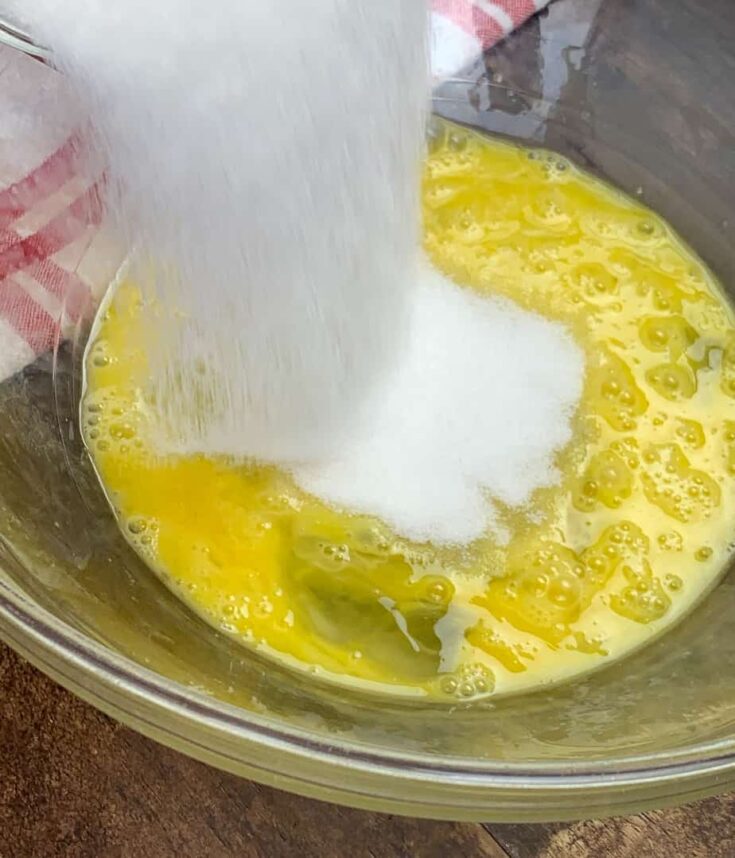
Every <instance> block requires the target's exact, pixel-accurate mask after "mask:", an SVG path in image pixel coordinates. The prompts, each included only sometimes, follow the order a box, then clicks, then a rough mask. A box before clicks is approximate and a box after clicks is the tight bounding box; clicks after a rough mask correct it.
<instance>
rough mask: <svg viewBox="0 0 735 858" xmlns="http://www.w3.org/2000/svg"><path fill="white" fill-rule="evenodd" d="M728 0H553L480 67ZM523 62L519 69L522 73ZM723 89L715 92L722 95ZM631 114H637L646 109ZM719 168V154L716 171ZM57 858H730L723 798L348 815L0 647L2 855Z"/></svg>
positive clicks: (624, 60)
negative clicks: (511, 816) (530, 815)
mask: <svg viewBox="0 0 735 858" xmlns="http://www.w3.org/2000/svg"><path fill="white" fill-rule="evenodd" d="M731 2H732V0H675V2H674V3H671V0H564V2H560V3H557V4H555V5H553V6H552V7H551V12H550V13H549V14H548V15H547V16H546V18H544V19H537V20H536V21H534V22H531V23H530V24H529V25H528V27H527V28H525V30H524V32H523V33H522V34H518V35H517V36H516V37H514V40H509V41H508V42H507V43H506V44H505V45H504V46H501V48H500V49H499V50H498V51H497V52H494V55H493V56H492V57H491V58H490V59H489V60H488V71H489V72H492V71H493V69H495V66H497V67H498V68H500V69H502V68H504V66H505V65H508V67H509V68H511V69H515V70H518V69H519V63H518V59H517V54H518V52H519V51H520V53H521V54H522V55H523V56H526V57H527V56H529V51H530V52H531V54H530V55H533V51H534V50H535V47H534V45H533V44H531V47H530V48H529V47H528V46H525V47H524V46H523V44H522V42H521V41H520V40H521V39H525V40H529V39H530V40H531V42H533V40H534V39H537V38H538V33H539V28H540V27H542V26H544V27H546V29H547V30H550V31H551V32H552V35H555V37H557V38H561V37H562V36H564V34H566V33H570V34H571V35H570V38H577V37H578V36H577V34H578V30H579V26H580V24H581V23H582V22H584V21H585V20H588V19H589V20H592V18H594V17H595V15H597V22H596V24H595V26H596V27H597V28H598V32H599V34H600V35H599V37H598V38H596V39H595V40H594V44H595V45H596V48H595V49H596V50H597V51H598V52H601V51H604V50H605V46H604V44H603V42H604V35H605V34H606V33H612V32H615V31H616V28H619V26H620V20H619V18H620V13H621V12H623V11H625V10H626V9H628V7H631V6H636V7H638V8H640V10H641V11H642V12H646V13H647V14H648V18H646V19H645V20H650V21H653V22H656V21H659V20H661V19H662V17H667V20H666V22H665V23H666V26H667V28H668V32H669V37H672V36H671V34H672V33H675V31H676V27H678V28H679V30H681V31H682V32H684V30H686V28H687V27H688V26H689V24H688V23H687V22H688V21H690V20H695V18H694V17H692V16H693V15H694V11H699V12H702V11H707V12H708V13H709V14H711V15H713V16H714V15H717V16H719V17H718V18H717V20H719V21H721V22H725V21H728V20H732V22H734V23H735V14H734V15H733V16H732V18H731V19H729V18H728V17H727V15H725V14H724V11H725V10H726V7H727V6H728V4H730V3H731ZM700 3H701V6H700ZM704 7H706V8H704ZM718 10H719V11H718ZM687 15H688V16H689V17H687ZM674 19H676V20H674ZM539 20H540V21H541V23H539ZM570 25H573V26H570ZM555 28H556V29H555ZM618 35H620V34H619V32H618ZM684 35H686V33H684ZM664 43H665V42H661V44H664ZM636 45H637V47H636ZM519 46H520V48H519ZM625 51H626V52H627V55H623V54H620V53H618V54H616V56H615V70H616V77H614V78H611V76H610V75H607V77H605V76H603V77H602V78H601V79H602V80H603V86H602V87H601V88H600V89H599V90H598V91H597V92H596V93H595V99H596V100H597V101H598V102H601V103H602V104H603V107H605V109H610V110H612V109H613V107H614V102H612V101H611V102H610V103H609V105H607V106H605V105H606V104H607V102H604V98H605V93H604V81H605V80H606V79H608V78H610V79H611V80H614V81H619V79H620V75H621V74H624V73H625V70H626V69H632V70H633V71H634V72H636V73H638V72H639V71H640V68H643V67H645V68H649V69H650V68H653V63H654V61H655V59H656V58H655V57H653V58H652V57H651V56H650V55H649V53H647V51H648V47H647V44H646V43H645V40H641V39H639V40H638V42H637V41H636V32H635V31H631V32H630V33H628V34H627V35H626V39H625ZM593 59H594V57H593ZM600 62H603V60H600ZM520 68H523V66H522V65H521V66H520ZM495 70H496V71H497V69H495ZM533 71H534V70H533V68H532V67H529V69H528V74H532V73H533ZM726 83H727V86H728V87H729V88H728V89H727V92H731V91H732V88H731V85H730V83H729V82H726ZM616 85H617V84H616ZM723 86H724V83H723ZM727 92H726V91H725V89H723V92H722V93H720V94H719V96H718V98H720V100H722V99H726V98H727V97H728V96H727ZM694 103H696V100H695V102H694ZM640 112H641V117H642V120H641V121H642V123H643V120H644V118H645V114H646V111H645V110H641V111H640ZM723 115H730V114H729V112H727V111H725V112H724V114H723ZM732 115H735V114H732ZM725 155H727V153H725ZM725 155H723V156H722V159H724V158H725ZM713 157H714V156H713ZM727 157H728V158H730V156H729V155H727ZM728 164H731V158H730V160H729V161H728V162H727V163H725V162H724V160H723V163H722V164H721V165H720V166H721V167H722V169H723V170H725V168H726V167H727V168H728V169H729V167H728ZM715 166H717V164H715ZM723 175H729V174H728V173H723ZM56 856H58V858H62V856H63V858H75V856H78V858H87V856H88V858H126V856H131V858H132V856H135V858H139V856H143V858H168V856H172V858H227V856H242V858H251V856H252V858H261V856H262V858H280V856H283V858H290V856H299V858H310V856H315V858H317V856H318V858H342V856H349V858H362V856H366V858H394V856H395V858H399V856H400V857H401V858H433V856H442V858H444V856H448V857H449V858H454V856H460V858H464V856H469V858H474V856H490V858H503V856H512V858H542V857H543V858H586V856H594V858H608V856H609V858H623V856H635V858H656V856H666V858H700V856H701V858H719V856H722V858H731V856H735V796H726V797H723V798H717V799H709V800H707V801H704V802H700V803H698V804H696V805H692V806H689V807H684V808H679V809H674V810H667V811H662V812H655V813H645V814H641V815H639V816H633V817H629V818H627V819H616V820H608V821H594V822H581V823H576V824H556V825H496V824H488V825H481V824H469V823H465V824H452V823H443V822H427V821H421V820H413V819H404V818H399V817H391V816H382V815H379V814H372V813H366V812H362V811H354V810H348V809H344V808H340V807H336V806H331V805H326V804H322V803H319V802H315V801H310V800H307V799H302V798H297V797H294V796H290V795H286V794H284V793H280V792H277V791H275V790H272V789H266V788H264V787H260V786H257V785H255V784H253V783H249V782H247V781H244V780H240V779H238V778H236V777H234V776H231V775H227V774H223V773H221V772H219V771H216V770H214V769H211V768H208V767H207V766H205V765H202V764H201V763H197V762H194V761H192V760H189V759H187V758H186V757H183V756H182V755H180V754H177V753H175V752H173V751H170V750H168V749H166V748H163V747H160V746H158V745H156V744H155V743H154V742H152V741H149V740H148V739H145V738H143V737H141V736H139V735H137V734H135V733H133V732H132V731H130V730H128V729H126V728H125V727H121V726H119V725H118V724H116V723H114V722H113V721H111V720H110V719H109V718H107V717H105V716H104V715H102V714H100V713H99V712H97V711H95V710H94V709H92V708H91V707H89V706H87V705H86V704H84V703H82V702H81V701H79V700H77V699H76V698H75V697H73V696H72V695H70V694H68V693H67V692H66V691H64V690H62V689H61V688H59V687H58V686H56V685H55V684H54V683H53V682H51V681H50V680H49V679H47V678H46V677H44V676H43V675H42V674H40V673H39V672H37V671H36V670H35V669H33V668H32V667H30V666H29V665H27V664H26V663H24V662H23V661H22V660H21V659H19V658H18V657H17V656H16V655H15V654H14V653H12V652H11V651H10V650H9V649H7V648H5V647H2V646H1V645H0V858H56Z"/></svg>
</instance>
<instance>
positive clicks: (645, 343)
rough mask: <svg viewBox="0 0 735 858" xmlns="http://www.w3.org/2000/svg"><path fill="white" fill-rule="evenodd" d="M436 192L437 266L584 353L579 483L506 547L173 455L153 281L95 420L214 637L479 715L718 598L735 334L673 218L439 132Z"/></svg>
mask: <svg viewBox="0 0 735 858" xmlns="http://www.w3.org/2000/svg"><path fill="white" fill-rule="evenodd" d="M423 194H424V197H423V198H424V218H425V247H426V252H427V253H428V255H429V257H430V259H431V261H432V262H433V263H434V265H435V266H436V267H438V268H439V269H440V270H441V271H442V272H444V273H445V274H446V275H448V276H449V277H451V278H452V279H454V280H455V281H456V282H457V283H460V284H462V285H463V286H465V287H466V288H468V289H473V290H475V291H476V292H477V293H479V294H484V295H497V294H501V295H504V296H507V297H509V298H511V299H513V300H514V301H516V302H517V303H518V304H519V305H521V306H522V307H524V308H525V309H528V310H532V311H534V312H537V313H540V314H542V315H544V316H546V317H548V318H549V319H553V320H557V321H561V322H563V323H564V324H565V325H567V326H568V328H569V330H570V331H571V332H572V334H573V336H574V337H575V339H576V341H577V342H578V344H579V345H580V347H581V348H583V349H584V352H585V356H586V367H587V369H586V380H585V388H584V393H583V397H582V399H581V402H580V406H579V409H578V412H577V414H576V416H575V418H574V438H573V440H572V442H571V443H570V444H569V445H568V446H567V448H566V449H564V450H563V451H561V452H560V454H559V456H558V459H557V465H558V468H559V471H560V473H561V478H560V481H559V483H558V484H557V485H555V486H554V487H552V488H547V489H543V490H540V491H538V492H537V493H536V495H535V496H534V498H533V501H532V503H531V504H530V505H529V507H528V508H526V509H523V510H514V509H503V508H500V509H499V517H500V520H501V522H502V525H503V528H504V531H505V535H504V536H503V537H502V538H500V537H498V536H496V535H493V534H488V535H487V536H486V537H485V538H483V539H480V540H478V541H476V542H475V543H473V544H472V545H470V546H465V547H462V548H455V549H451V548H446V547H443V548H436V547H433V546H432V545H428V544H415V543H411V542H409V541H407V540H405V539H402V538H400V537H398V536H397V535H396V534H395V533H393V532H391V530H390V528H389V527H387V526H386V525H385V524H384V523H382V522H381V521H379V520H377V519H374V518H370V517H367V516H352V515H349V514H346V513H343V512H340V511H337V510H334V509H329V508H328V507H326V506H325V505H324V504H323V503H321V502H319V501H317V500H315V499H313V498H312V497H309V496H308V495H306V494H305V493H304V492H303V491H301V490H299V489H298V488H297V487H296V486H295V485H294V483H293V482H292V480H291V479H290V478H289V476H288V474H286V473H284V472H282V471H279V470H278V469H276V468H273V467H261V466H257V465H252V464H243V463H234V462H232V461H228V460H226V459H224V458H222V459H217V458H205V457H202V456H196V455H192V456H185V457H171V458H167V459H162V458H160V457H158V456H156V455H155V453H154V451H153V448H152V445H151V444H150V443H149V442H148V440H147V438H148V437H149V434H150V433H149V432H148V428H149V425H150V413H151V403H150V402H148V401H147V400H146V396H145V394H144V390H145V380H146V372H147V367H146V356H145V352H144V349H143V346H142V342H143V337H142V335H141V330H142V316H143V312H144V311H143V305H142V301H141V296H140V293H139V291H138V290H137V289H136V286H135V284H134V283H130V282H123V283H121V284H120V285H119V286H118V287H117V289H116V290H115V291H114V293H113V294H112V295H111V296H110V297H109V298H108V301H107V302H106V304H105V306H104V307H103V309H102V310H101V313H100V316H99V317H98V320H97V323H96V327H95V330H94V332H93V337H92V339H91V340H90V344H89V346H88V351H87V356H86V388H85V394H84V397H83V402H82V425H83V431H84V434H85V439H86V442H87V446H88V448H89V450H90V453H91V456H92V458H93V460H94V464H95V466H96V468H97V471H98V474H99V476H100V479H101V481H102V484H103V486H104V488H105V490H106V492H107V495H108V498H109V500H110V503H111V505H112V507H113V509H114V511H115V514H116V515H117V517H118V519H119V522H120V526H121V528H122V529H123V531H124V533H125V535H126V537H127V539H128V540H129V541H130V543H131V545H132V546H133V547H134V548H135V550H136V551H137V552H138V553H139V554H140V556H141V557H142V558H143V559H144V560H145V561H146V563H148V564H149V565H150V566H151V568H153V569H154V570H155V571H156V572H157V574H158V575H159V576H160V577H161V578H162V579H163V580H164V581H165V582H166V583H167V584H168V586H169V587H170V588H171V589H172V590H173V591H174V592H175V593H176V594H178V595H179V596H180V597H181V598H182V599H184V600H185V601H186V602H187V603H188V604H189V605H190V606H191V607H192V608H193V609H194V610H195V611H196V612H198V613H199V614H200V615H201V616H202V617H204V618H205V619H206V620H207V621H209V622H210V623H211V624H212V625H213V626H215V627H216V628H217V629H220V630H222V631H224V632H226V633H228V634H230V635H232V636H233V637H235V638H236V639H237V640H239V641H241V642H243V643H244V644H247V645H248V646H250V647H254V648H257V649H258V650H260V651H262V652H264V653H267V654H268V655H270V656H272V657H273V658H275V659H278V660H280V661H281V662H285V663H287V664H288V665H290V666H292V667H295V668H300V669H303V670H307V671H311V672H312V673H314V674H315V675H317V676H319V677H321V678H324V679H330V680H333V681H337V682H340V683H343V684H351V685H357V686H359V687H361V688H363V689H371V690H380V691H383V692H388V693H392V694H404V695H423V696H426V695H429V696H431V697H435V698H438V699H447V700H453V701H456V700H457V699H458V698H459V699H461V700H472V699H476V698H478V697H484V696H487V695H490V694H505V693H511V692H518V691H523V690H529V689H532V688H534V687H538V686H540V685H544V684H549V683H553V682H558V681H560V680H564V679H568V678H570V677H573V676H575V675H578V674H580V673H583V672H586V671H589V670H591V669H593V668H598V667H600V666H602V665H605V664H608V663H610V662H612V661H614V660H616V659H619V658H621V657H622V656H624V655H625V654H626V653H629V652H631V651H632V650H633V649H635V648H637V647H639V646H641V645H642V644H644V643H645V642H647V641H649V640H650V639H651V638H652V637H654V636H655V635H658V634H659V633H661V632H662V631H663V630H665V629H666V628H667V627H668V626H669V625H671V624H672V623H673V622H675V621H676V620H677V619H678V618H679V617H680V616H681V615H682V614H683V613H685V612H686V611H688V610H689V609H690V608H691V607H692V605H693V604H694V603H695V602H697V600H699V599H700V598H701V597H702V596H703V595H704V594H705V593H706V592H707V591H708V590H709V589H710V588H711V587H712V586H713V584H714V583H715V582H716V580H717V578H718V575H719V574H720V573H721V571H722V570H723V568H724V565H725V563H726V560H727V558H728V556H729V554H730V550H731V542H732V541H733V539H734V537H735V320H734V318H733V314H732V311H731V309H730V307H729V306H728V304H727V303H726V301H725V299H724V297H723V294H722V291H721V289H720V287H719V285H718V284H717V282H716V281H715V280H714V278H713V277H712V275H711V274H710V273H709V272H708V271H707V269H706V268H705V266H704V265H703V264H702V262H701V261H700V260H699V259H697V257H696V256H695V255H694V254H693V253H692V251H691V250H689V249H688V248H687V247H686V246H685V245H684V244H683V243H682V241H681V240H680V239H679V238H678V237H677V236H676V235H675V234H674V233H673V232H672V230H671V228H670V227H668V226H667V224H666V223H665V222H664V221H663V220H662V219H661V218H659V217H657V216H656V215H655V214H653V213H652V212H651V211H649V210H648V209H646V208H645V207H644V206H642V205H641V204H640V203H639V202H637V201H636V200H633V199H630V198H628V197H627V196H624V195H623V194H621V193H620V192H618V191H616V190H614V189H612V188H610V187H609V186H607V185H605V184H603V183H602V182H600V181H598V180H597V179H595V178H593V177H592V176H590V175H587V174H586V173H584V172H582V171H581V170H579V169H577V168H576V167H574V166H573V165H572V164H571V163H570V162H568V161H566V160H564V159H563V158H560V157H559V156H557V155H554V154H551V153H548V152H546V151H541V150H528V149H524V148H520V147H517V146H514V145H511V144H509V143H505V142H500V141H497V140H492V139H488V138H485V137H480V136H478V135H475V134H473V133H472V132H468V131H465V130H463V129H459V128H456V127H454V126H450V125H446V126H442V130H441V133H439V134H437V135H436V137H435V138H434V140H433V141H432V145H431V150H430V153H429V157H428V161H427V165H426V171H425V182H424V191H423ZM528 348H529V349H532V348H533V343H529V344H528ZM497 372H498V373H502V372H503V367H502V366H498V367H497ZM488 396H492V391H491V390H490V391H488ZM539 431H543V427H539Z"/></svg>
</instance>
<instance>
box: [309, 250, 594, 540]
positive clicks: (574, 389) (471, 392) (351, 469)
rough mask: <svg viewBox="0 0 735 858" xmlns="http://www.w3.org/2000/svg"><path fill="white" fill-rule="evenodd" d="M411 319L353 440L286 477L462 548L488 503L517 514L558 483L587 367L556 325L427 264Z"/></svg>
mask: <svg viewBox="0 0 735 858" xmlns="http://www.w3.org/2000/svg"><path fill="white" fill-rule="evenodd" d="M412 309H413V313H412V319H411V326H410V331H411V335H410V343H409V346H408V350H407V354H406V355H405V357H404V359H403V361H402V362H401V364H400V366H399V367H398V368H397V370H396V373H395V375H394V377H393V378H392V379H391V381H390V383H389V385H388V386H387V387H386V388H385V389H384V390H381V391H380V395H379V397H378V398H377V400H376V402H375V404H374V410H373V412H372V413H371V415H370V418H369V419H368V420H366V421H365V423H364V425H363V426H362V431H361V432H360V434H359V435H358V436H357V437H355V438H354V439H353V440H352V443H351V444H350V445H348V446H346V447H345V449H343V450H342V451H341V453H340V455H339V456H338V457H335V458H333V459H332V460H331V461H329V462H325V463H323V464H320V465H310V466H307V467H303V468H299V469H297V470H296V471H295V477H296V479H297V481H298V482H299V483H300V484H301V485H302V486H303V487H304V488H305V489H306V490H307V491H310V492H312V493H313V494H316V495H318V496H319V497H321V498H323V499H324V500H326V501H328V502H330V503H332V504H335V505H337V506H339V507H343V508H344V509H347V510H351V511H356V512H364V513H370V514H374V515H377V516H380V517H381V518H383V519H385V520H386V521H387V522H389V523H390V524H391V525H393V527H394V528H395V529H396V530H397V531H398V532H399V533H401V534H402V535H404V536H407V537H409V538H411V539H415V540H418V541H424V540H427V541H432V542H436V543H450V544H457V543H467V542H470V541H471V540H473V539H475V538H477V537H479V536H481V535H482V534H483V533H484V532H485V531H486V530H487V529H488V527H491V526H492V525H493V518H492V507H491V505H490V503H489V501H490V499H492V498H495V499H497V500H500V501H502V502H503V503H505V504H508V505H510V506H519V505H522V504H524V503H526V502H527V501H528V500H529V498H530V495H531V493H532V492H533V491H534V489H536V488H539V487H540V486H543V485H547V484H551V483H554V482H556V480H557V478H558V474H557V473H556V472H555V470H554V467H553V464H552V462H553V454H554V452H555V450H557V449H559V448H560V447H561V446H563V445H564V444H565V443H566V442H567V441H568V440H569V439H570V434H571V430H570V423H569V420H570V417H571V415H572V413H573V410H574V407H575V405H576V403H577V400H578V398H579V395H580V393H581V389H582V380H583V374H584V359H583V356H582V353H581V351H580V349H579V348H578V347H577V346H576V345H575V344H574V342H573V341H572V340H571V339H570V337H569V335H568V334H567V332H566V330H565V329H564V328H563V327H562V326H561V325H558V324H554V323H551V322H549V321H546V320H545V319H543V318H542V317H540V316H537V315H534V314H532V313H528V312H525V311H523V310H521V309H519V308H518V307H516V306H515V305H514V304H512V303H511V302H509V301H506V300H502V299H485V298H481V297H479V296H477V295H475V294H474V293H472V292H469V291H467V290H466V289H461V288H460V287H458V286H456V285H455V284H453V283H451V282H450V281H449V280H447V279H446V278H445V277H443V276H442V275H441V274H439V273H438V272H436V271H434V270H432V269H431V268H430V267H429V266H428V265H427V266H426V267H425V268H424V271H423V272H422V275H421V278H420V281H419V283H418V286H417V288H416V290H415V292H414V294H413V308H412Z"/></svg>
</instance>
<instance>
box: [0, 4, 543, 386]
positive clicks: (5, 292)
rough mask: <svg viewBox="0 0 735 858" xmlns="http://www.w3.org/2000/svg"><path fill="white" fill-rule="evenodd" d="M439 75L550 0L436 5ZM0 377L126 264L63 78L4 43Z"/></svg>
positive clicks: (76, 317)
mask: <svg viewBox="0 0 735 858" xmlns="http://www.w3.org/2000/svg"><path fill="white" fill-rule="evenodd" d="M430 2H431V5H432V20H431V38H432V61H433V67H434V74H435V76H436V77H437V78H446V77H448V76H450V75H452V74H455V73H456V72H458V71H459V70H460V69H461V68H462V67H463V66H465V65H466V64H468V63H469V62H470V61H472V60H473V59H475V58H476V57H477V56H478V55H479V54H480V53H481V52H482V51H484V50H486V49H487V48H489V47H491V46H492V45H494V44H495V43H496V42H498V41H499V40H500V39H502V38H503V37H504V36H505V35H507V34H508V33H509V32H510V31H511V30H513V29H515V28H516V27H517V26H519V25H520V24H521V23H522V22H523V21H525V20H526V19H527V18H528V17H529V16H531V15H533V14H534V13H535V12H537V11H538V10H539V9H541V8H542V7H544V6H546V5H547V4H548V3H549V2H550V0H430ZM0 74H1V75H2V81H1V82H0V116H2V117H3V127H2V129H0V380H2V379H4V378H7V377H8V376H10V375H12V374H13V373H14V372H17V371H18V370H19V369H21V368H22V367H23V366H25V365H27V364H28V363H30V362H31V361H32V360H33V359H34V358H35V357H36V356H38V355H40V354H42V353H43V352H45V351H47V350H48V349H49V348H51V347H53V345H54V344H55V342H56V341H57V340H58V339H59V338H63V337H67V336H69V335H70V334H71V333H72V331H73V328H74V326H75V325H77V324H80V323H81V322H82V321H84V319H85V315H88V313H89V312H91V311H92V310H93V308H94V307H95V305H96V303H97V301H98V300H99V298H100V296H101V294H102V292H103V291H104V289H105V288H106V286H107V284H108V283H109V282H110V280H111V279H112V277H113V276H114V272H115V270H116V269H117V267H118V265H119V263H120V261H121V259H122V255H121V250H120V249H119V248H117V247H116V246H115V244H114V241H113V240H112V238H111V236H109V235H108V234H107V233H106V231H105V229H104V226H103V225H102V206H101V203H100V194H99V185H100V182H101V181H103V179H102V178H101V177H100V179H99V181H98V182H96V183H95V182H89V181H85V180H84V179H82V178H81V177H80V174H79V172H78V171H77V170H76V165H77V164H78V163H79V155H80V151H79V147H80V146H81V141H80V138H79V137H78V136H77V135H76V134H75V133H74V128H75V125H76V123H75V119H74V111H73V110H72V109H70V106H69V103H68V101H67V100H66V99H65V96H64V91H63V82H61V81H60V76H59V75H58V74H56V73H55V72H53V71H51V70H50V69H48V68H46V67H45V66H43V65H42V64H41V63H38V62H36V61H34V60H31V59H29V58H28V57H25V56H23V55H21V54H20V53H18V52H16V51H13V50H11V49H9V48H4V47H0Z"/></svg>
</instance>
